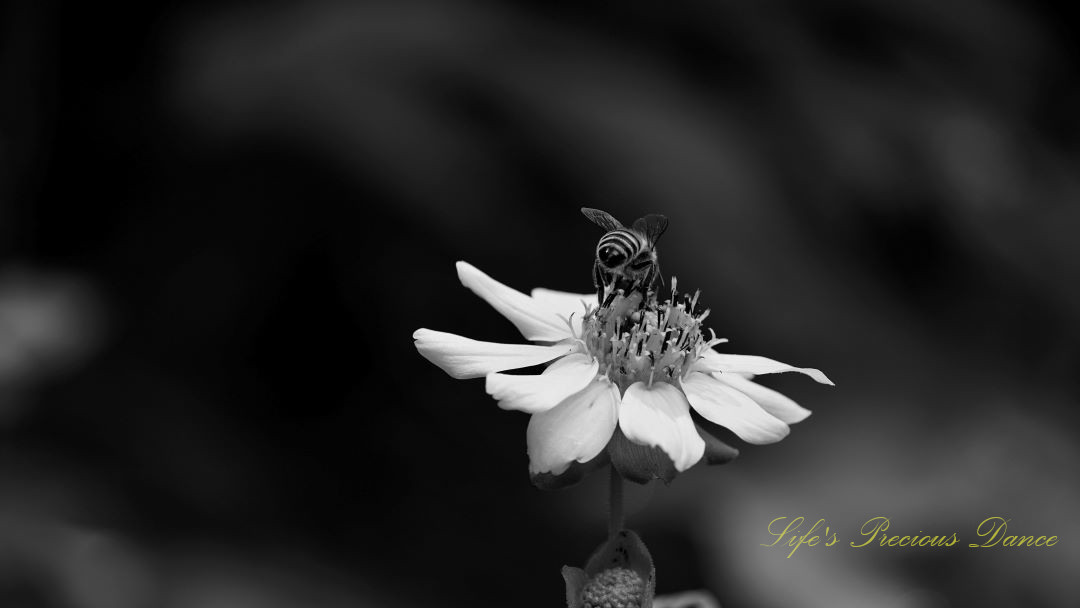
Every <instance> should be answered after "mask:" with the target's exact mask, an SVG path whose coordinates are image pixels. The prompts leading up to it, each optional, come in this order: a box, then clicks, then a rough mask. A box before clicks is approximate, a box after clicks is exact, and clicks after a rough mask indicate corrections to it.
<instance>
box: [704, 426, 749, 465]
mask: <svg viewBox="0 0 1080 608" xmlns="http://www.w3.org/2000/svg"><path fill="white" fill-rule="evenodd" d="M706 424H707V423H706ZM696 426H697V430H698V435H701V438H702V439H703V440H704V441H705V462H706V464H727V463H729V462H731V461H732V460H735V458H736V457H738V455H739V450H737V449H735V448H733V447H731V446H730V445H728V444H726V443H724V442H723V441H720V440H719V439H717V438H716V436H715V435H713V434H712V433H710V432H709V430H708V429H706V428H704V427H702V426H701V424H698V425H696Z"/></svg>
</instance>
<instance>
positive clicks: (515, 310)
mask: <svg viewBox="0 0 1080 608" xmlns="http://www.w3.org/2000/svg"><path fill="white" fill-rule="evenodd" d="M457 273H458V277H459V278H460V279H461V282H462V284H463V285H465V287H467V288H469V289H470V290H472V291H473V292H474V293H475V294H476V295H478V296H480V297H481V298H482V299H483V300H484V301H486V302H487V303H488V304H490V305H491V306H492V307H494V308H495V310H497V311H498V312H499V313H501V314H502V315H503V316H505V317H506V318H507V319H509V320H510V322H512V323H513V324H514V325H515V326H516V327H517V328H518V330H520V331H521V333H522V335H523V336H524V337H525V339H526V340H529V341H530V342H532V344H499V343H493V342H480V341H476V340H471V339H469V338H465V337H462V336H457V335H454V334H449V333H445V332H440V331H434V330H431V329H418V330H416V332H415V333H413V339H414V340H415V341H416V348H417V350H418V351H419V352H420V354H421V355H423V356H424V357H425V358H426V359H428V360H429V361H431V362H432V363H434V364H435V365H437V366H439V367H440V368H442V369H443V370H444V371H446V373H448V374H450V375H451V376H452V377H454V378H485V379H486V388H487V392H488V393H489V394H490V395H491V396H492V397H494V398H495V399H496V400H497V401H498V404H499V407H501V408H503V409H507V410H519V411H522V412H527V413H529V414H531V415H532V417H531V419H530V420H529V426H528V431H527V434H526V439H527V445H528V455H529V471H530V474H531V475H533V477H534V480H535V478H536V477H537V476H543V475H554V476H558V475H562V474H564V473H565V472H566V471H567V470H568V469H569V468H570V467H571V466H572V465H575V464H576V463H587V462H590V461H593V460H594V459H596V458H597V457H598V456H601V455H602V453H603V452H604V450H605V448H606V447H608V445H609V442H610V443H611V444H612V445H613V446H614V445H616V444H618V443H619V442H621V443H622V445H623V446H624V447H627V448H630V450H629V452H633V451H634V449H636V448H635V446H637V447H638V448H655V449H657V450H659V451H660V452H662V453H663V454H664V455H666V456H667V458H668V459H670V461H671V462H670V463H663V464H662V465H656V463H655V462H653V464H652V465H650V464H648V462H652V461H655V460H656V455H655V450H654V451H653V452H652V453H653V455H652V456H649V455H648V454H646V453H644V452H641V450H639V452H641V453H639V454H637V456H636V460H637V462H638V463H641V462H645V463H646V464H644V465H640V464H635V463H633V462H630V463H628V462H627V457H626V454H627V453H628V451H627V450H626V449H622V450H612V451H611V457H612V463H613V464H614V465H615V467H616V468H617V469H619V471H620V473H623V474H624V476H626V477H628V478H631V479H634V480H635V481H639V482H644V481H647V480H648V479H649V478H665V479H667V478H670V477H673V476H674V472H672V473H671V474H670V476H669V475H666V474H664V473H662V472H657V471H658V470H660V469H663V468H664V466H667V467H669V468H670V466H671V465H672V464H673V465H674V471H677V472H682V471H685V470H686V469H689V468H690V467H692V466H693V465H694V464H696V463H697V462H699V461H700V460H702V457H703V456H706V452H707V446H708V448H709V450H710V452H711V453H712V454H713V455H714V456H715V460H717V461H722V460H724V459H727V460H730V459H731V458H734V456H735V454H737V453H738V452H737V451H736V450H734V449H732V448H730V447H728V446H726V445H724V444H723V443H721V442H719V441H718V440H716V439H715V438H714V437H712V436H711V435H710V434H709V433H707V432H706V431H705V430H704V429H702V428H701V426H700V425H698V424H695V421H694V419H693V418H692V416H691V409H693V410H694V411H696V412H697V413H698V414H699V415H700V416H701V417H702V418H704V419H705V420H707V421H709V422H711V423H714V424H717V425H720V426H722V427H725V428H727V429H729V430H731V431H732V432H733V433H734V434H735V435H737V436H738V437H739V438H740V439H742V440H744V441H746V442H748V443H751V444H768V443H774V442H777V441H779V440H781V439H783V438H784V437H786V436H787V434H788V433H789V432H790V428H789V426H788V425H790V424H794V423H796V422H799V421H801V420H803V419H805V418H806V417H807V416H809V415H810V411H809V410H806V409H805V408H803V407H801V406H799V405H798V404H797V403H795V402H794V401H792V400H791V399H789V398H788V397H785V396H784V395H782V394H780V393H778V392H776V391H774V390H771V389H768V388H766V387H764V386H761V385H760V384H757V383H756V382H754V381H753V380H752V378H753V376H754V375H758V374H772V373H778V372H800V373H803V374H806V375H807V376H810V377H811V378H813V379H814V380H816V381H817V382H820V383H823V384H829V385H831V384H832V382H831V381H830V380H829V379H828V378H827V377H826V376H825V374H823V373H821V372H820V371H818V370H816V369H809V368H799V367H794V366H791V365H787V364H784V363H780V362H779V361H774V360H772V359H768V358H765V357H759V356H753V355H735V354H727V353H721V352H717V351H716V350H714V349H713V347H714V346H716V345H718V344H720V343H723V342H726V340H721V339H717V338H715V337H714V338H711V339H709V338H706V337H705V335H704V334H703V331H702V327H701V322H702V321H703V320H704V319H705V317H706V316H707V315H708V311H707V310H706V311H704V312H700V313H699V312H696V311H695V308H696V304H697V296H696V295H695V296H693V297H692V298H689V297H686V296H678V295H677V294H676V292H675V290H674V287H675V284H676V282H675V280H674V279H673V280H672V298H671V299H669V300H667V301H665V302H663V303H656V302H652V303H646V305H645V306H643V307H642V304H641V300H640V296H638V295H636V294H635V295H634V296H631V297H630V298H619V302H618V303H615V304H612V305H611V306H609V307H605V308H598V307H597V306H596V294H573V293H566V292H560V291H552V290H548V289H542V288H538V289H534V290H533V291H532V293H531V295H526V294H524V293H521V292H520V291H517V290H515V289H512V288H510V287H508V286H506V285H503V284H502V283H499V282H498V281H496V280H494V279H492V278H491V277H489V276H488V275H486V274H484V273H483V272H481V271H480V270H478V269H477V268H475V267H474V266H472V265H470V264H468V263H466V262H458V263H457ZM710 335H712V334H711V332H710ZM541 364H548V366H547V368H546V369H544V371H543V373H541V374H537V375H513V374H506V373H504V372H506V371H507V370H514V369H520V368H525V367H531V366H536V365H541ZM625 440H629V442H628V443H627V442H626V441H625ZM725 450H726V452H725ZM725 454H726V455H725ZM706 459H707V460H710V461H712V460H714V458H713V457H707V458H706ZM641 466H644V467H645V468H646V469H650V468H651V469H652V470H651V471H649V472H647V473H641V472H637V473H635V472H634V471H633V470H628V469H633V468H635V467H637V468H641ZM628 473H629V474H628Z"/></svg>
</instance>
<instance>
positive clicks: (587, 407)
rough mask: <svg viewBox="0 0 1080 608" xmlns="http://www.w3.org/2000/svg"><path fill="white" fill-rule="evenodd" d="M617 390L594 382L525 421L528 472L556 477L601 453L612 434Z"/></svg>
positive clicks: (615, 415)
mask: <svg viewBox="0 0 1080 608" xmlns="http://www.w3.org/2000/svg"><path fill="white" fill-rule="evenodd" d="M618 405H619V389H618V388H617V387H616V386H615V385H614V384H612V383H611V382H609V381H608V380H607V379H606V378H605V379H597V380H596V381H595V382H592V383H591V384H589V385H588V386H586V387H585V389H584V390H581V391H578V392H577V393H574V394H573V395H570V396H569V397H567V398H566V399H564V400H563V401H562V402H561V403H559V404H558V405H556V406H555V407H553V408H551V409H549V410H547V411H545V412H540V413H539V414H533V417H532V418H530V419H529V428H528V430H527V431H526V433H525V439H526V441H527V443H528V446H529V473H531V474H533V475H536V474H538V473H548V472H550V473H553V474H555V475H559V474H560V473H563V472H564V471H566V469H567V468H569V467H570V463H572V462H588V461H589V460H592V459H593V458H595V457H596V456H597V454H599V453H600V452H602V451H603V450H604V446H606V445H607V442H608V440H609V439H611V434H612V433H613V432H614V431H615V424H616V422H617V416H618V414H617V412H618Z"/></svg>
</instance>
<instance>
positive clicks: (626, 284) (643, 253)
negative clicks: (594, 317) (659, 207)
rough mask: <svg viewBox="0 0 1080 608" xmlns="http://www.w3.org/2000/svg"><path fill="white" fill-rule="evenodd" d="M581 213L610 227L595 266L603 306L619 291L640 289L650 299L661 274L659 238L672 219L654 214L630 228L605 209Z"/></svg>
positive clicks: (625, 292) (601, 225)
mask: <svg viewBox="0 0 1080 608" xmlns="http://www.w3.org/2000/svg"><path fill="white" fill-rule="evenodd" d="M581 212H582V213H583V214H585V217H587V218H589V220H591V221H592V222H593V223H594V224H596V225H597V226H600V227H601V228H603V229H605V230H607V234H605V235H604V236H602V237H600V241H599V242H598V243H597V244H596V263H595V264H594V265H593V284H594V285H595V286H596V298H597V300H598V301H599V303H600V305H601V306H604V305H605V304H606V303H609V302H610V301H611V299H612V298H614V297H615V295H617V294H618V293H619V290H622V294H623V295H624V296H629V295H630V294H631V293H633V292H635V291H637V292H639V293H641V296H642V299H643V301H646V300H647V299H648V293H649V290H651V289H652V287H653V284H654V283H655V282H656V280H657V279H658V278H659V277H660V266H659V264H658V262H657V257H656V241H657V240H659V239H660V236H661V235H662V234H664V231H665V230H667V227H668V219H667V218H666V217H665V216H663V215H659V214H656V213H650V214H649V215H646V216H645V217H643V218H640V219H638V220H637V221H635V222H634V224H633V225H632V226H631V227H629V228H627V227H626V226H623V225H622V224H621V223H620V222H619V220H617V219H615V218H614V217H612V216H611V214H610V213H607V212H605V211H600V210H599V209H590V208H588V207H582V208H581ZM661 280H662V279H661Z"/></svg>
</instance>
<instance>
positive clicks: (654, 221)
mask: <svg viewBox="0 0 1080 608" xmlns="http://www.w3.org/2000/svg"><path fill="white" fill-rule="evenodd" d="M667 225H668V220H667V217H666V216H663V215H660V214H659V213H650V214H649V215H646V216H645V217H643V218H639V219H638V220H637V221H636V222H634V226H633V228H634V231H635V232H639V233H641V234H644V235H645V236H646V237H647V238H648V239H649V242H650V243H652V244H654V245H655V244H656V241H658V240H660V235H662V234H664V231H665V230H667Z"/></svg>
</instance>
